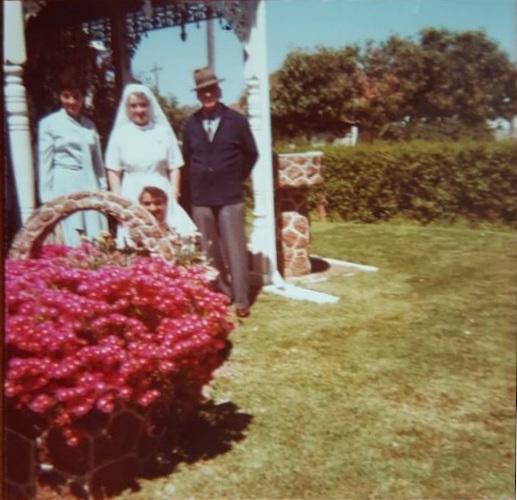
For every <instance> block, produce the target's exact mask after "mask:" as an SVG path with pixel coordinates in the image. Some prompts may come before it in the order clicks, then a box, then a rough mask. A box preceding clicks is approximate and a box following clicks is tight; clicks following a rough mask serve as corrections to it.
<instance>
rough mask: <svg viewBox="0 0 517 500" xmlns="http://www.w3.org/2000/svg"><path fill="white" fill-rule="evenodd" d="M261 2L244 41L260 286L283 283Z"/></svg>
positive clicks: (256, 276) (255, 255) (256, 275)
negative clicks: (253, 148) (253, 145)
mask: <svg viewBox="0 0 517 500" xmlns="http://www.w3.org/2000/svg"><path fill="white" fill-rule="evenodd" d="M265 3H266V2H265V1H264V0H259V2H258V4H257V7H256V8H257V11H256V16H255V22H254V24H253V25H252V26H251V27H250V33H249V38H248V39H247V41H245V42H244V77H245V80H246V84H247V87H248V116H249V121H250V126H251V130H252V132H253V135H254V137H255V141H256V143H257V147H258V150H259V159H258V161H257V164H256V165H255V168H254V169H253V172H252V181H253V198H254V208H253V217H254V219H253V230H252V233H251V238H250V240H251V241H250V243H251V249H252V252H253V264H252V280H258V281H259V282H260V284H271V283H274V282H278V281H280V282H282V283H283V280H282V277H281V276H280V274H279V272H278V268H277V253H276V234H275V202H274V191H273V190H274V187H273V157H272V154H273V152H272V144H271V115H270V100H269V77H268V69H267V52H266V47H267V46H266V5H265Z"/></svg>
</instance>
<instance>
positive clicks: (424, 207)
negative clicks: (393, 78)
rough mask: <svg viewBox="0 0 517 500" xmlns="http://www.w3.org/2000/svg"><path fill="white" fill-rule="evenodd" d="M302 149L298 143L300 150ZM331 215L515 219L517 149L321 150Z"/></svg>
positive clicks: (497, 145)
mask: <svg viewBox="0 0 517 500" xmlns="http://www.w3.org/2000/svg"><path fill="white" fill-rule="evenodd" d="M297 149H298V148H297ZM322 151H323V152H324V154H325V156H324V158H323V165H324V171H323V175H324V178H325V182H324V184H322V185H320V186H317V187H315V188H313V189H311V190H310V194H309V200H310V205H311V208H315V207H316V205H317V204H318V203H319V202H320V200H321V199H324V200H325V203H326V207H327V211H328V213H329V214H330V215H331V216H334V217H339V218H340V219H344V220H358V221H363V222H373V221H378V220H387V219H390V218H392V217H394V216H403V217H407V218H411V219H417V220H419V221H421V222H431V221H434V220H455V219H458V218H466V219H468V220H471V221H484V220H488V221H494V222H496V221H497V222H504V223H511V224H515V223H516V222H517V171H516V168H515V165H516V164H517V150H516V148H515V145H514V144H513V143H512V142H435V143H429V142H416V141H415V142H410V143H403V144H400V143H398V144H372V145H364V146H357V147H353V148H351V147H343V146H325V147H323V148H322Z"/></svg>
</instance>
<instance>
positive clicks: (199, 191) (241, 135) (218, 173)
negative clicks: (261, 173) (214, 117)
mask: <svg viewBox="0 0 517 500" xmlns="http://www.w3.org/2000/svg"><path fill="white" fill-rule="evenodd" d="M218 107H219V108H218V109H219V116H220V117H221V120H220V122H219V126H218V127H217V130H216V132H215V135H214V137H213V140H212V142H210V141H209V140H208V136H207V133H206V131H205V129H204V128H203V123H202V120H203V112H202V110H199V111H197V112H196V113H194V114H193V115H192V116H190V117H189V118H188V120H187V121H186V123H185V126H184V128H183V159H184V160H185V167H186V169H185V170H186V172H185V173H186V177H188V178H187V179H185V180H186V181H187V184H188V185H189V186H188V188H189V194H190V198H191V199H190V202H191V204H192V205H196V206H205V207H214V206H221V205H231V204H234V203H239V202H241V201H243V183H244V181H245V180H246V178H247V177H248V176H249V175H250V173H251V169H252V168H253V165H255V162H256V161H257V158H258V152H257V147H256V145H255V140H254V139H253V135H252V133H251V130H250V126H249V123H248V120H247V119H246V117H245V116H244V115H241V114H240V113H238V112H237V111H234V110H233V109H230V108H228V107H227V106H225V105H224V104H221V103H219V104H218Z"/></svg>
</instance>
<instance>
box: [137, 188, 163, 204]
mask: <svg viewBox="0 0 517 500" xmlns="http://www.w3.org/2000/svg"><path fill="white" fill-rule="evenodd" d="M146 193H147V194H150V195H151V196H153V197H154V198H159V199H160V200H161V201H163V203H167V201H168V198H167V193H166V192H165V191H164V190H163V189H160V188H158V187H155V186H145V187H144V188H143V189H142V191H140V195H139V196H138V201H139V202H142V196H143V195H144V194H146Z"/></svg>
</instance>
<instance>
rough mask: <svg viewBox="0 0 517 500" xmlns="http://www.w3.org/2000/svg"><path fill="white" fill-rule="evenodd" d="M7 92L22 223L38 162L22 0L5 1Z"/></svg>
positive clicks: (31, 199) (32, 198)
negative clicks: (28, 96)
mask: <svg viewBox="0 0 517 500" xmlns="http://www.w3.org/2000/svg"><path fill="white" fill-rule="evenodd" d="M3 4H4V92H5V96H4V98H5V110H6V118H7V120H6V121H7V132H8V136H9V145H10V150H11V162H12V167H13V173H14V179H15V185H16V193H17V195H18V204H19V206H20V212H21V220H22V223H25V221H26V220H27V219H28V218H29V217H30V215H31V214H32V212H33V210H34V207H35V185H34V160H33V153H32V143H31V135H30V128H29V115H28V108H27V100H26V93H25V87H24V85H23V79H22V75H23V64H24V63H25V61H26V58H27V56H26V51H25V29H24V20H23V5H22V1H21V0H4V2H3Z"/></svg>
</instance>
